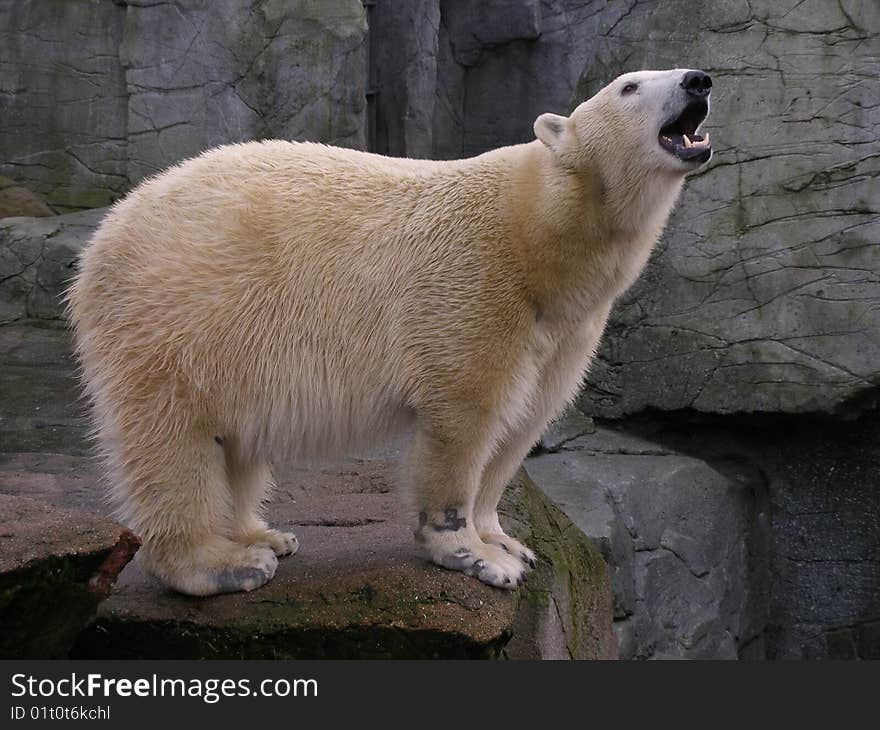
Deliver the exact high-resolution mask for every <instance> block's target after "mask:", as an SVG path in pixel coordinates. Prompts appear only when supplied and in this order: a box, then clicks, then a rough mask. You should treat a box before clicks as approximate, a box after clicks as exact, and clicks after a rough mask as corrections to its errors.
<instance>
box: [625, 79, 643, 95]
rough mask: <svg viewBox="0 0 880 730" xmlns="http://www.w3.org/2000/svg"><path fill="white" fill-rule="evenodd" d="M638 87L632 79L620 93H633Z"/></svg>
mask: <svg viewBox="0 0 880 730" xmlns="http://www.w3.org/2000/svg"><path fill="white" fill-rule="evenodd" d="M638 88H639V85H638V84H635V83H633V82H632V81H630V83H628V84H627V85H626V86H624V87H623V88H622V89H621V90H620V93H621V95H623V96H626V95H627V94H632V93H633V92H634V91H635V90H636V89H638Z"/></svg>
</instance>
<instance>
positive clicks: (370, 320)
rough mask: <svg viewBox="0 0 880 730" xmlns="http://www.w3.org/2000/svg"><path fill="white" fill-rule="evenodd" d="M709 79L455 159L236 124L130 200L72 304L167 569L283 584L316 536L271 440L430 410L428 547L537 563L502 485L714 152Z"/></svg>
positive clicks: (135, 493) (84, 267)
mask: <svg viewBox="0 0 880 730" xmlns="http://www.w3.org/2000/svg"><path fill="white" fill-rule="evenodd" d="M710 87H711V80H710V78H709V76H707V75H706V74H705V73H702V72H700V71H694V70H686V69H676V70H671V71H642V72H636V73H628V74H625V75H623V76H621V77H619V78H618V79H616V80H615V81H613V82H611V83H610V84H609V85H608V86H606V87H605V88H604V89H602V90H601V91H600V92H599V93H597V94H596V95H595V96H593V97H592V98H591V99H589V100H587V101H585V102H583V103H582V104H581V105H580V106H578V107H577V108H576V109H575V110H574V112H573V113H572V114H571V115H570V116H568V117H565V116H558V115H556V114H542V115H541V116H540V117H538V119H537V120H536V121H535V124H534V131H535V135H536V137H537V139H536V140H534V141H532V142H531V143H528V144H521V145H515V146H510V147H504V148H501V149H496V150H494V151H491V152H488V153H486V154H482V155H479V156H478V157H474V158H471V159H463V160H456V161H445V162H438V161H426V160H407V159H391V158H386V157H382V156H379V155H375V154H369V153H365V152H359V151H354V150H349V149H339V148H335V147H328V146H323V145H320V144H308V143H291V142H286V141H265V142H251V143H246V144H236V145H229V146H224V147H220V148H217V149H214V150H211V151H209V152H206V153H204V154H203V155H201V156H200V157H197V158H194V159H191V160H188V161H186V162H183V163H182V164H179V165H177V166H176V167H173V168H171V169H170V170H168V171H166V172H164V173H163V174H160V175H158V176H157V177H154V178H152V179H150V180H148V181H146V182H144V183H143V184H141V185H140V186H139V187H138V188H137V189H135V190H134V191H133V192H131V193H130V194H129V195H128V196H127V197H126V198H125V199H124V200H122V201H121V202H119V203H118V204H117V205H116V206H115V207H114V208H113V209H112V211H111V212H110V213H109V214H108V215H107V217H106V218H105V220H104V222H103V223H102V225H101V226H100V228H99V229H98V230H97V232H96V233H95V235H94V237H93V238H92V240H91V241H90V242H89V244H88V245H87V247H86V248H85V249H84V251H83V252H82V256H81V259H80V262H79V273H78V274H77V276H76V277H75V280H74V282H73V284H72V286H71V288H70V290H69V292H68V305H69V312H70V316H71V320H72V324H73V328H74V333H75V340H76V345H77V352H78V356H79V358H80V361H81V365H82V373H83V379H84V383H85V389H86V394H87V396H88V398H89V400H90V402H91V406H92V412H93V415H94V424H95V435H96V437H97V440H98V442H99V445H100V448H101V452H102V455H103V457H104V458H105V460H106V465H107V474H108V477H109V481H110V485H111V493H112V497H113V498H114V501H115V503H116V505H117V507H118V514H119V516H120V518H121V519H122V520H123V521H124V522H125V523H127V524H128V525H129V526H130V527H131V528H132V529H133V530H134V531H135V532H137V533H138V534H139V535H140V537H141V539H142V540H143V549H142V550H141V558H140V559H141V561H142V564H143V566H144V567H145V569H146V570H147V571H148V572H150V573H152V574H154V575H155V576H157V577H158V578H159V579H161V580H162V581H164V583H166V584H167V585H168V586H170V587H171V588H173V589H176V590H177V591H180V592H183V593H186V594H191V595H198V596H204V595H210V594H215V593H222V592H230V591H249V590H253V589H255V588H258V587H259V586H261V585H263V584H264V583H265V582H266V581H268V580H270V579H271V578H272V577H273V575H274V573H275V570H276V567H277V561H278V557H279V556H283V555H288V554H291V553H294V552H296V550H297V547H298V543H297V539H296V537H295V536H294V535H292V534H290V533H285V532H281V531H278V530H274V529H270V528H269V526H268V525H267V523H266V521H265V520H264V519H263V516H262V505H263V503H264V501H265V498H266V494H267V488H268V486H269V484H270V483H271V480H272V474H271V468H270V463H271V462H272V460H273V459H275V458H277V457H278V456H279V455H285V456H292V457H293V458H295V459H303V460H306V459H315V458H322V457H325V456H327V455H338V454H340V453H344V452H351V451H355V450H361V449H364V448H367V447H371V446H373V445H375V444H377V443H381V442H382V441H383V440H385V439H388V438H391V437H392V436H393V435H395V434H397V433H399V432H408V433H409V434H410V442H409V443H410V446H409V449H408V454H407V456H406V459H405V469H404V475H405V478H404V480H403V481H404V482H405V486H406V487H407V491H408V495H409V500H410V502H411V503H412V505H413V510H412V519H413V528H414V530H415V536H416V542H417V543H418V545H419V546H420V547H421V549H422V550H423V551H424V553H425V555H426V556H427V557H428V558H429V559H430V560H432V561H434V562H435V563H438V564H439V565H441V566H444V567H446V568H450V569H453V570H460V571H463V572H465V573H467V574H468V575H471V576H474V577H476V578H478V579H479V580H481V581H484V582H486V583H489V584H491V585H493V586H498V587H502V588H514V587H516V586H517V585H519V584H520V583H521V582H522V581H523V580H524V578H525V575H526V573H527V571H528V570H529V569H530V567H534V564H535V555H534V553H533V552H532V551H531V550H530V549H529V548H527V547H526V546H524V545H522V544H520V543H519V542H518V541H517V540H515V539H513V538H512V537H510V536H508V535H506V534H505V533H504V530H503V529H502V527H501V525H500V524H499V521H498V515H497V512H496V507H497V504H498V501H499V498H500V496H501V494H502V491H503V490H504V487H505V485H506V484H507V482H508V480H509V479H510V478H511V476H512V475H513V474H514V472H515V470H516V469H517V467H518V466H519V464H520V462H521V460H522V459H523V457H524V456H525V455H526V453H527V452H528V451H529V449H530V447H531V446H532V445H533V444H534V443H535V441H536V440H537V439H538V438H539V436H540V435H541V433H542V432H543V430H544V428H545V426H546V425H547V424H548V422H549V421H550V420H551V419H553V418H554V416H556V415H557V414H558V413H559V412H560V411H561V410H562V409H563V408H564V407H565V405H566V404H568V403H569V402H570V400H571V399H572V398H573V397H574V396H575V395H576V393H577V391H578V388H579V386H580V384H581V382H582V378H583V375H584V373H585V371H586V369H587V367H588V365H589V362H590V359H591V358H592V357H593V354H594V352H595V350H596V346H597V343H598V342H599V338H600V336H601V334H602V331H603V328H604V327H605V322H606V318H607V317H608V312H609V309H610V307H611V305H612V303H613V302H614V300H615V298H616V297H617V296H618V295H620V294H621V293H622V292H623V291H624V290H625V289H627V287H629V286H630V285H631V284H632V283H633V281H634V280H635V278H636V277H637V276H638V275H639V273H640V271H641V270H642V268H643V266H644V265H645V262H646V260H647V259H648V256H649V254H650V252H651V249H652V247H653V246H654V244H655V242H656V241H657V238H658V236H659V235H660V233H661V230H662V229H663V227H664V225H665V223H666V220H667V218H668V216H669V213H670V211H671V209H672V207H673V205H674V203H675V200H676V198H677V196H678V194H679V191H680V189H681V187H682V182H683V180H684V177H685V175H686V174H687V173H688V172H689V171H692V170H694V169H696V168H697V167H699V166H700V165H702V164H703V163H705V162H706V161H707V160H708V159H709V158H710V156H711V154H712V150H711V147H710V145H709V138H708V134H707V135H705V137H704V136H702V135H701V134H699V132H698V130H699V128H700V125H701V123H702V122H703V120H704V119H705V117H706V115H707V114H708V110H709V93H710Z"/></svg>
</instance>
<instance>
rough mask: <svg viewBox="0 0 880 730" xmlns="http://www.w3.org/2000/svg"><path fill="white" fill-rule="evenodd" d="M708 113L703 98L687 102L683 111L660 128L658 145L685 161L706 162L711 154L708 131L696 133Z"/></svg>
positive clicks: (707, 107)
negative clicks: (703, 133) (702, 133)
mask: <svg viewBox="0 0 880 730" xmlns="http://www.w3.org/2000/svg"><path fill="white" fill-rule="evenodd" d="M708 113H709V105H708V104H707V103H706V102H705V100H703V99H697V100H694V101H692V102H691V103H690V104H688V105H687V106H686V107H685V108H684V111H683V112H682V113H681V114H679V115H678V116H677V117H676V118H675V119H673V120H672V121H671V122H668V123H666V124H665V125H663V126H662V127H661V128H660V134H659V136H658V139H659V141H660V146H661V147H662V148H663V149H664V150H666V151H667V152H668V153H669V154H671V155H674V156H675V157H677V158H678V159H680V160H684V161H685V162H700V163H703V162H706V161H707V160H708V159H709V158H710V157H711V156H712V147H711V145H710V144H709V133H708V132H707V133H706V135H705V136H702V135H699V134H697V127H699V126H700V125H701V124H702V123H703V120H704V119H705V118H706V115H707V114H708Z"/></svg>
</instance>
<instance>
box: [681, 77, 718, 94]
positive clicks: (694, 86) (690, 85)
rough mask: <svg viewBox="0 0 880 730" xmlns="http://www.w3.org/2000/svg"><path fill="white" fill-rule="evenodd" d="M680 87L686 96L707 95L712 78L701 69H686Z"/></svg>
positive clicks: (710, 87) (710, 88)
mask: <svg viewBox="0 0 880 730" xmlns="http://www.w3.org/2000/svg"><path fill="white" fill-rule="evenodd" d="M681 88H682V89H684V90H685V91H686V92H687V94H688V96H697V97H702V96H709V93H710V92H711V90H712V78H711V77H710V76H709V74H707V73H703V72H702V71H688V72H687V73H686V74H685V75H684V76H683V77H682V79H681Z"/></svg>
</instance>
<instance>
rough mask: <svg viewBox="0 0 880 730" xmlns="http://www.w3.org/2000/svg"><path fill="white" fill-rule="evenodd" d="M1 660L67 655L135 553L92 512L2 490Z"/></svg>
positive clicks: (129, 541) (126, 536) (129, 539)
mask: <svg viewBox="0 0 880 730" xmlns="http://www.w3.org/2000/svg"><path fill="white" fill-rule="evenodd" d="M0 540H2V544H3V550H2V551H0V623H2V624H3V631H2V632H0V658H2V659H57V658H62V657H66V656H67V654H68V652H69V651H70V648H71V646H72V645H73V643H74V641H75V640H76V637H77V636H78V634H79V633H80V632H81V631H82V630H83V629H84V628H85V627H86V626H87V625H88V624H90V623H91V621H92V620H93V619H94V617H95V610H96V608H97V606H98V603H99V601H100V600H101V599H102V598H104V597H105V596H106V595H107V593H109V590H110V587H111V586H112V584H113V582H114V581H115V579H116V576H117V575H118V574H119V572H120V571H121V570H122V568H123V567H124V566H125V564H126V563H127V562H128V561H129V560H130V559H131V556H132V555H133V553H134V552H135V551H136V550H137V547H138V543H137V541H136V540H135V539H133V536H132V535H131V533H128V532H127V531H124V530H123V528H122V527H121V526H119V525H118V524H116V523H114V522H112V521H111V520H108V519H104V518H98V517H96V516H95V515H93V514H89V513H86V512H79V511H76V510H66V509H60V508H57V507H50V506H48V505H47V504H45V503H44V502H41V501H37V500H34V499H28V498H27V497H19V496H9V495H5V494H0Z"/></svg>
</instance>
